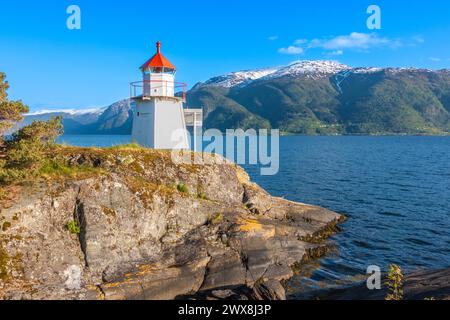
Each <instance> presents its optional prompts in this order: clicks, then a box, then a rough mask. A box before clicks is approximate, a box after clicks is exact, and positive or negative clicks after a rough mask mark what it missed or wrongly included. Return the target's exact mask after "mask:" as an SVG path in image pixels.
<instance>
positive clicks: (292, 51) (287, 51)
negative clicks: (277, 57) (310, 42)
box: [278, 46, 305, 54]
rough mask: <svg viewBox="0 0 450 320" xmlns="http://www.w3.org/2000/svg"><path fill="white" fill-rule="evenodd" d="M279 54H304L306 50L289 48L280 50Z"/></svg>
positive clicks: (295, 47)
mask: <svg viewBox="0 0 450 320" xmlns="http://www.w3.org/2000/svg"><path fill="white" fill-rule="evenodd" d="M278 52H279V53H283V54H302V53H303V52H305V50H304V49H303V48H301V47H297V46H289V47H287V48H280V49H279V50H278Z"/></svg>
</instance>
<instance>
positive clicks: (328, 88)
mask: <svg viewBox="0 0 450 320" xmlns="http://www.w3.org/2000/svg"><path fill="white" fill-rule="evenodd" d="M188 101H189V103H190V104H191V105H202V106H204V113H205V126H206V127H207V128H219V129H224V128H243V129H247V128H250V127H253V128H279V129H280V130H281V131H282V132H285V133H294V134H305V135H336V134H354V135H363V134H369V135H386V134H424V135H426V134H450V73H448V72H426V71H420V70H416V71H411V70H403V71H389V70H384V71H381V72H375V73H353V74H350V75H349V76H348V77H347V78H346V79H345V80H344V81H343V82H342V83H340V87H339V88H338V87H337V86H336V80H335V79H334V77H333V76H332V77H329V78H327V77H321V78H320V77H319V78H314V79H313V78H308V77H281V78H275V79H269V80H263V81H256V82H254V83H251V84H249V85H247V86H244V87H235V88H231V89H226V88H218V87H208V86H201V87H199V88H194V89H193V90H191V91H190V92H189V94H188Z"/></svg>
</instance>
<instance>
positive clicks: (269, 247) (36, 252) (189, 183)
mask: <svg viewBox="0 0 450 320" xmlns="http://www.w3.org/2000/svg"><path fill="white" fill-rule="evenodd" d="M64 157H65V159H67V163H68V164H71V165H76V166H85V167H92V168H95V170H93V171H92V173H91V174H88V175H87V176H86V177H83V178H78V179H61V180H55V179H54V180H49V181H47V182H45V183H35V184H34V185H32V186H28V187H25V186H23V187H20V190H19V191H18V198H17V200H16V201H15V202H14V203H13V204H11V205H10V206H8V207H7V208H3V209H2V211H1V214H0V227H1V226H2V225H3V228H2V229H1V230H0V299H174V298H177V297H182V296H189V295H200V294H201V292H209V291H216V294H217V295H224V291H223V290H227V288H236V287H245V288H249V290H251V291H252V293H251V294H249V295H247V296H248V297H249V298H251V299H268V298H272V299H284V298H285V295H284V292H283V290H282V287H281V285H280V282H281V281H283V280H287V279H289V278H290V277H292V275H293V272H292V269H291V266H292V265H294V264H295V263H297V262H300V261H302V260H303V259H304V258H305V257H307V256H309V255H310V254H311V252H312V251H314V250H317V249H320V248H321V247H322V246H323V244H320V243H319V242H318V241H311V240H318V239H323V238H325V237H326V236H327V235H328V234H329V232H331V231H333V228H334V226H335V225H336V224H337V223H338V222H339V221H340V219H341V216H340V215H338V214H336V213H334V212H331V211H328V210H326V209H322V208H318V207H314V206H309V205H304V204H300V203H294V202H290V201H287V200H284V199H280V198H274V197H272V196H270V195H269V194H268V193H267V192H265V191H264V190H262V189H261V188H260V187H259V186H257V185H255V184H253V183H252V182H251V181H250V179H249V178H248V176H247V174H246V173H245V172H244V171H243V170H242V169H241V168H240V167H237V166H235V165H234V164H231V163H223V162H221V161H216V162H215V163H212V164H209V165H191V164H189V165H188V164H185V165H184V164H180V165H175V164H174V163H173V162H172V160H171V157H170V153H168V152H158V151H151V150H142V149H138V150H134V149H129V150H123V149H117V150H114V149H78V148H67V150H66V152H65V154H64ZM180 186H183V187H180ZM70 221H76V223H77V224H78V225H79V227H80V233H79V234H72V233H70V232H69V231H68V229H67V223H68V222H70ZM225 296H226V294H225Z"/></svg>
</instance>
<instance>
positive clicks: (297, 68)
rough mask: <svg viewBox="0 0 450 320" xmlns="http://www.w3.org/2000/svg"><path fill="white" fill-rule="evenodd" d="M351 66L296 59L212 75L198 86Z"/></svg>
mask: <svg viewBox="0 0 450 320" xmlns="http://www.w3.org/2000/svg"><path fill="white" fill-rule="evenodd" d="M351 69H352V68H351V67H349V66H347V65H344V64H341V63H339V62H336V61H325V60H319V61H310V60H304V61H296V62H293V63H291V64H289V65H287V66H281V67H273V68H265V69H257V70H245V71H238V72H231V73H228V74H225V75H221V76H217V77H213V78H211V79H209V80H208V81H206V82H204V83H200V84H199V85H198V86H217V87H225V88H232V87H236V86H245V85H247V84H249V83H252V82H254V81H257V80H268V79H274V78H281V77H285V76H292V77H296V76H306V77H323V76H329V75H332V74H337V73H339V72H342V71H346V70H351Z"/></svg>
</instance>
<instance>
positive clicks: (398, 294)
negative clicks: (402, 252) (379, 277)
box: [385, 264, 404, 300]
mask: <svg viewBox="0 0 450 320" xmlns="http://www.w3.org/2000/svg"><path fill="white" fill-rule="evenodd" d="M403 281H404V280H403V273H402V269H401V268H400V267H399V266H398V265H396V264H391V265H390V266H389V272H388V277H387V281H386V286H387V287H388V290H389V293H388V295H387V296H386V298H385V299H386V300H403Z"/></svg>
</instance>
